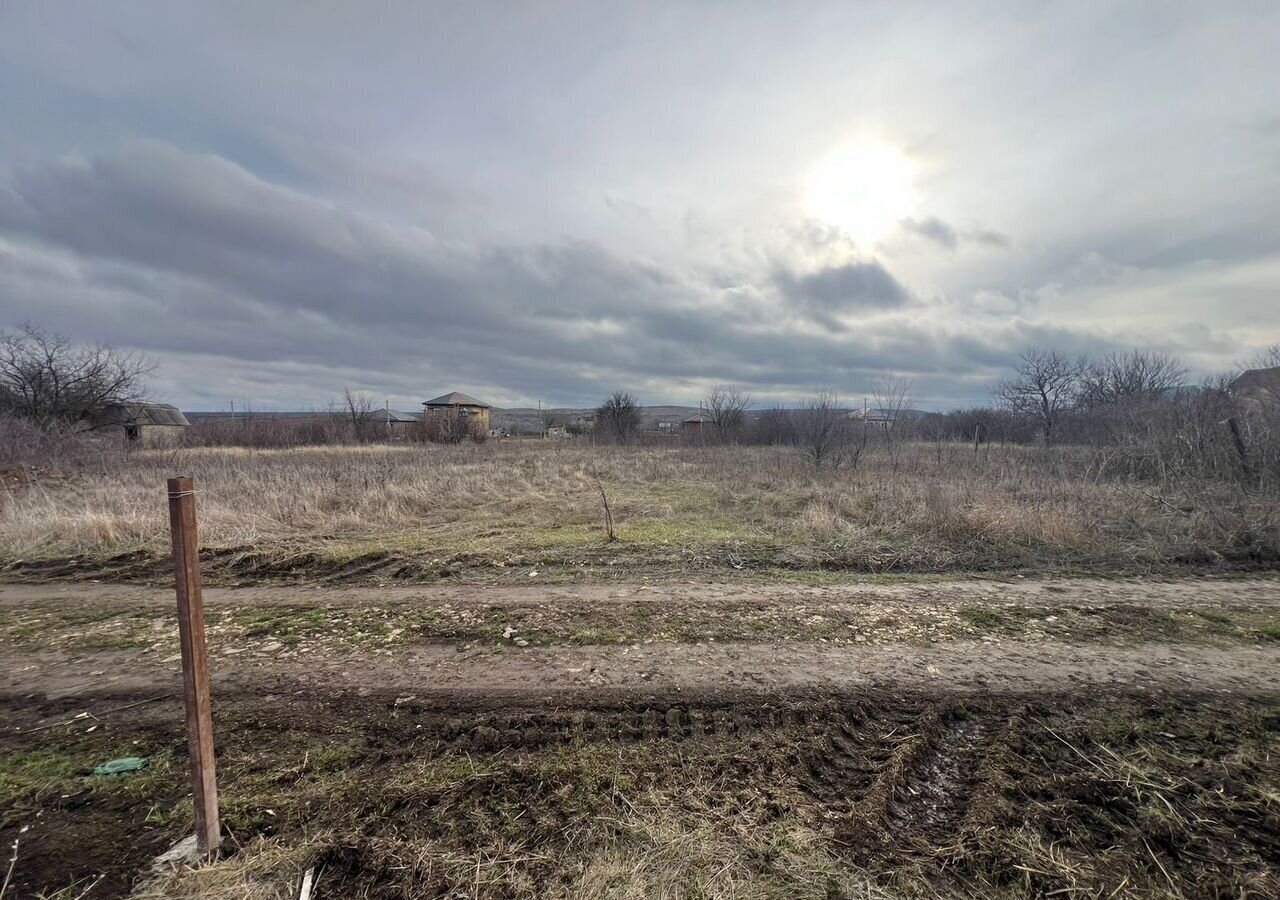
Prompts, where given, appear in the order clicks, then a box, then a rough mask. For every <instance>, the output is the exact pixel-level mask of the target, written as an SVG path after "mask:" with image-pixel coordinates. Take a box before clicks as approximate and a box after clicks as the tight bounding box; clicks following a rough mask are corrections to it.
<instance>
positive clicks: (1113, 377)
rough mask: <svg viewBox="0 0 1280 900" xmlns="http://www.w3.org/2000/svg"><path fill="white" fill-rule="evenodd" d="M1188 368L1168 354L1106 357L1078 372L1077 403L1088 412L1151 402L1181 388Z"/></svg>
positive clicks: (1134, 353)
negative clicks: (1173, 389) (1127, 404)
mask: <svg viewBox="0 0 1280 900" xmlns="http://www.w3.org/2000/svg"><path fill="white" fill-rule="evenodd" d="M1186 377H1187V367H1186V366H1184V365H1183V364H1182V363H1181V362H1179V361H1178V360H1177V359H1176V358H1174V357H1173V356H1170V355H1169V354H1167V353H1155V352H1151V351H1146V350H1132V351H1130V352H1128V353H1108V354H1107V355H1106V356H1104V357H1102V358H1101V359H1098V360H1094V361H1093V362H1091V363H1089V364H1088V365H1086V366H1084V367H1083V369H1082V370H1081V372H1080V384H1079V389H1078V391H1077V402H1078V403H1079V404H1080V405H1081V406H1083V407H1085V408H1088V409H1096V408H1098V407H1103V406H1116V405H1119V404H1126V403H1133V402H1142V401H1151V400H1155V399H1158V398H1159V397H1160V395H1161V394H1162V393H1163V392H1164V391H1167V390H1168V389H1169V388H1175V387H1177V386H1178V385H1180V384H1182V383H1183V381H1184V379H1185V378H1186Z"/></svg>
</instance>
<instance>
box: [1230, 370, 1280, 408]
mask: <svg viewBox="0 0 1280 900" xmlns="http://www.w3.org/2000/svg"><path fill="white" fill-rule="evenodd" d="M1231 393H1232V394H1234V395H1235V396H1236V397H1238V398H1239V399H1240V400H1243V401H1244V402H1245V403H1247V404H1248V405H1250V406H1255V407H1265V408H1275V407H1277V406H1280V366H1272V367H1271V368H1269V369H1250V370H1248V371H1247V372H1242V373H1241V374H1240V376H1239V377H1238V378H1236V380H1235V381H1233V382H1231Z"/></svg>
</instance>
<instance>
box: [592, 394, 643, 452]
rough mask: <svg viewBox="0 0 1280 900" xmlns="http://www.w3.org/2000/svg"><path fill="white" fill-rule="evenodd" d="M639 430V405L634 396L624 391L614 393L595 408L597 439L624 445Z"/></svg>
mask: <svg viewBox="0 0 1280 900" xmlns="http://www.w3.org/2000/svg"><path fill="white" fill-rule="evenodd" d="M639 430H640V403H639V401H638V400H636V398H635V395H633V394H629V393H627V392H626V391H614V392H613V394H612V395H611V396H610V397H609V399H608V400H606V401H605V402H604V403H602V404H600V406H599V407H597V408H596V430H595V433H596V435H597V436H598V437H601V438H604V439H605V440H611V441H614V442H616V443H619V444H626V443H629V442H630V441H631V439H632V438H634V437H635V435H636V432H637V431H639Z"/></svg>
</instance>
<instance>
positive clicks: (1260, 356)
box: [1246, 344, 1280, 369]
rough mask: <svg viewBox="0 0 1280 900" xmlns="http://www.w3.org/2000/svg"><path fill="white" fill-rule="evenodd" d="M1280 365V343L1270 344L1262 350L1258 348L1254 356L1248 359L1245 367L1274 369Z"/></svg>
mask: <svg viewBox="0 0 1280 900" xmlns="http://www.w3.org/2000/svg"><path fill="white" fill-rule="evenodd" d="M1276 366H1280V344H1272V345H1271V346H1270V347H1267V348H1265V349H1263V350H1259V351H1258V352H1257V354H1255V355H1254V357H1253V358H1252V359H1251V360H1249V363H1248V365H1247V366H1246V368H1249V369H1274V368H1275V367H1276Z"/></svg>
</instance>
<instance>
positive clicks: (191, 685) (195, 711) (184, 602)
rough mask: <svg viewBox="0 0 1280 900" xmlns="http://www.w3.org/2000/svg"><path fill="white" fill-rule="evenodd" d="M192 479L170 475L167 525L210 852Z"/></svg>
mask: <svg viewBox="0 0 1280 900" xmlns="http://www.w3.org/2000/svg"><path fill="white" fill-rule="evenodd" d="M195 493H196V492H195V488H194V486H193V485H192V482H191V479H190V478H186V477H182V478H170V479H169V528H170V530H171V531H172V532H173V568H174V575H175V579H174V584H175V585H176V586H177V590H178V635H179V637H180V638H181V641H182V685H183V695H184V699H185V701H186V708H187V753H188V755H189V756H190V757H191V787H192V791H193V793H194V794H195V804H196V846H197V848H198V849H199V851H200V854H201V856H208V855H209V854H211V853H213V852H214V851H215V850H217V849H218V845H219V844H221V843H222V833H221V828H220V827H219V824H218V785H217V780H216V778H215V776H214V768H213V709H212V702H211V700H210V697H209V655H208V651H207V649H206V648H205V639H204V598H203V597H202V596H201V593H200V588H201V583H200V544H199V540H198V538H197V536H196V497H195Z"/></svg>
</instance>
